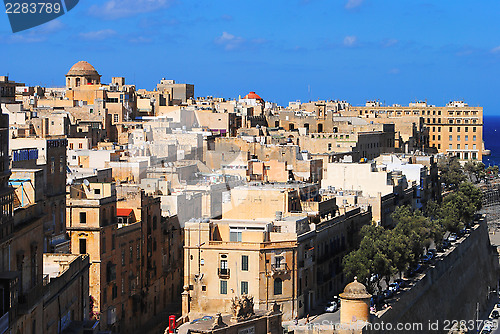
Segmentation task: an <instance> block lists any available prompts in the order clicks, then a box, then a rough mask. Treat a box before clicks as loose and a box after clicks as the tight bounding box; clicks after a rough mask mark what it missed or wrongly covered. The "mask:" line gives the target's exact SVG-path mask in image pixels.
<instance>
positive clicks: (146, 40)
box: [129, 36, 153, 43]
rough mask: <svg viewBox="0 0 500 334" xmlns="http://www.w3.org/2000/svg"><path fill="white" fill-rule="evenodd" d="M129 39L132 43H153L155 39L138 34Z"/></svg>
mask: <svg viewBox="0 0 500 334" xmlns="http://www.w3.org/2000/svg"><path fill="white" fill-rule="evenodd" d="M129 41H130V42H131V43H151V42H152V41H153V39H151V38H148V37H144V36H138V37H133V38H131V39H130V40H129Z"/></svg>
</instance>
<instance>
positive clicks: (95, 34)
mask: <svg viewBox="0 0 500 334" xmlns="http://www.w3.org/2000/svg"><path fill="white" fill-rule="evenodd" d="M114 35H116V31H114V30H113V29H103V30H96V31H89V32H82V33H80V37H82V38H83V39H86V40H91V41H100V40H103V39H106V38H109V37H111V36H114Z"/></svg>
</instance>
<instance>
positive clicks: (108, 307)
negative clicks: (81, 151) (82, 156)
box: [67, 181, 182, 333]
mask: <svg viewBox="0 0 500 334" xmlns="http://www.w3.org/2000/svg"><path fill="white" fill-rule="evenodd" d="M69 188H70V189H69V195H68V205H67V215H68V218H67V221H68V227H67V229H68V231H69V234H70V238H71V251H72V253H77V254H89V256H90V262H91V270H90V296H91V299H92V301H93V314H94V317H98V318H99V319H100V328H101V329H102V330H112V331H116V332H120V333H135V332H137V330H138V329H139V328H145V327H144V326H152V325H153V324H154V322H152V321H151V319H152V318H154V317H155V316H157V315H158V314H159V312H161V311H162V310H164V309H165V308H167V307H172V305H173V304H175V303H176V302H177V303H179V302H180V292H181V283H180V278H181V275H182V274H181V272H182V269H181V268H182V260H181V245H182V238H181V236H182V232H181V229H180V226H179V223H178V220H177V217H176V216H171V217H165V218H162V216H161V210H160V200H159V198H154V197H151V196H147V195H145V194H144V192H143V191H141V190H140V189H138V187H137V186H119V187H117V186H116V185H115V184H114V183H97V182H96V183H91V182H85V181H84V183H83V184H74V185H71V186H70V187H69ZM178 308H179V307H178Z"/></svg>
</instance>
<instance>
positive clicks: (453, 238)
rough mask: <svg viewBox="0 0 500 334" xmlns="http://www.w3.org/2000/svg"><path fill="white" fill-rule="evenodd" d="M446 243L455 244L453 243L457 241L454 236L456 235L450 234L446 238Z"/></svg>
mask: <svg viewBox="0 0 500 334" xmlns="http://www.w3.org/2000/svg"><path fill="white" fill-rule="evenodd" d="M448 241H449V242H455V241H457V235H456V233H452V234H450V236H449V237H448Z"/></svg>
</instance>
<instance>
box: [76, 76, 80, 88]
mask: <svg viewBox="0 0 500 334" xmlns="http://www.w3.org/2000/svg"><path fill="white" fill-rule="evenodd" d="M79 86H80V78H76V87H79Z"/></svg>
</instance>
